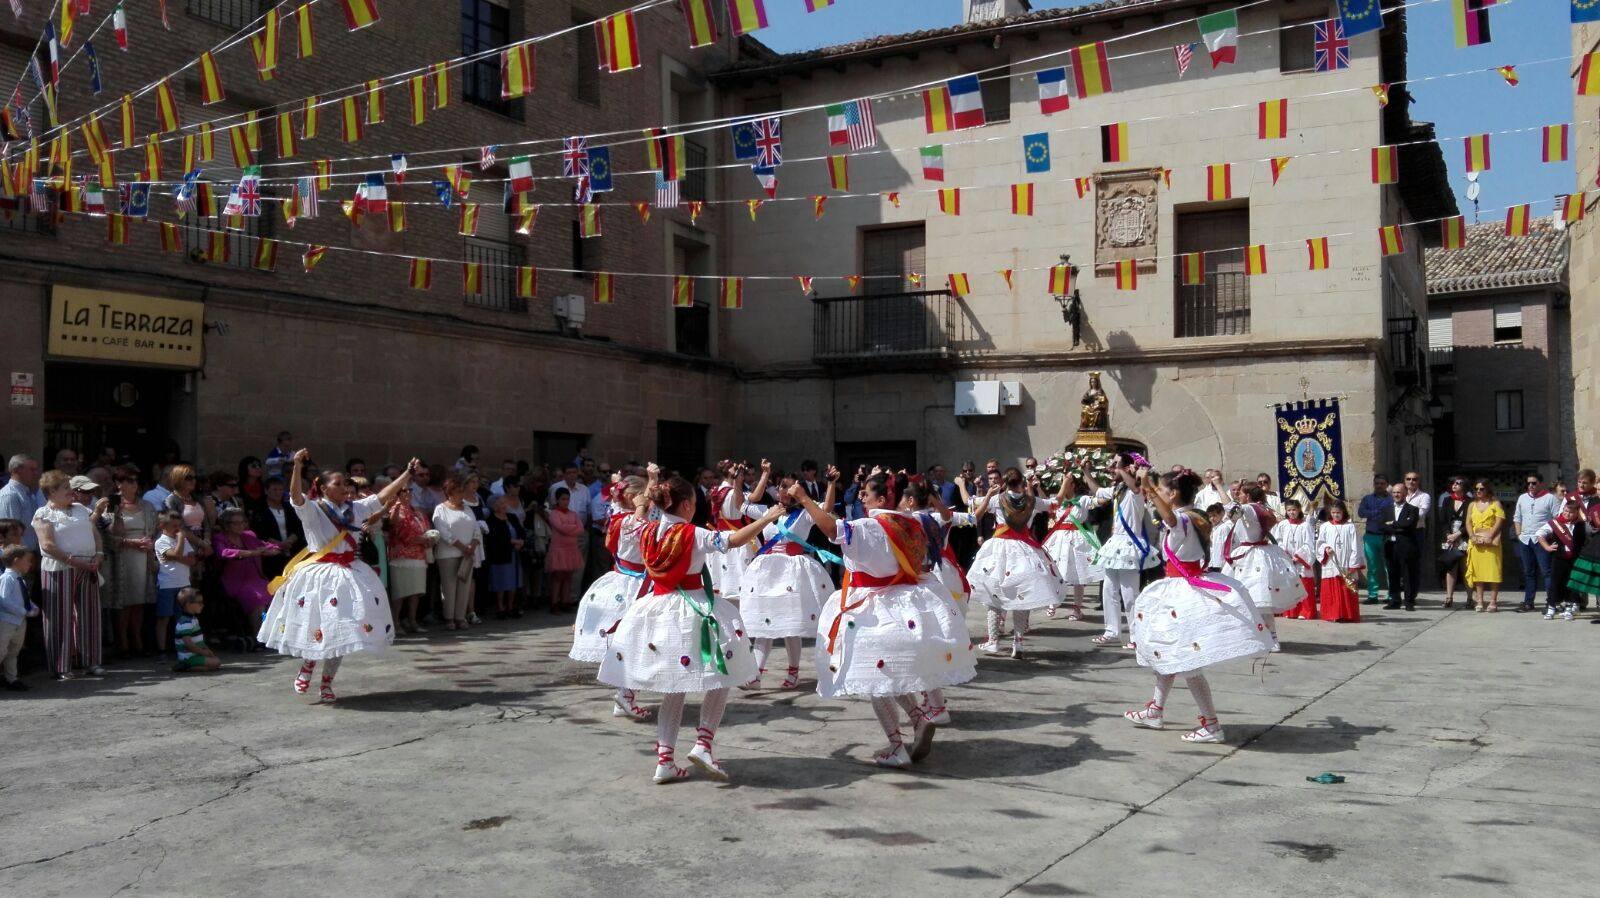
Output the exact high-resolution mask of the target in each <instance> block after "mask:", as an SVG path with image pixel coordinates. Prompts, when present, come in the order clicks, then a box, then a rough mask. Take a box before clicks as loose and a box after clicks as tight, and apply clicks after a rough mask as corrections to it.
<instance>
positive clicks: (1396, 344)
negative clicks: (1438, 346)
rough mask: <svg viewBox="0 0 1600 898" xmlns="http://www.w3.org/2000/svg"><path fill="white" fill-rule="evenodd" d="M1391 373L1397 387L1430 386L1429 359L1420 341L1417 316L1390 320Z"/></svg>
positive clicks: (1388, 329)
mask: <svg viewBox="0 0 1600 898" xmlns="http://www.w3.org/2000/svg"><path fill="white" fill-rule="evenodd" d="M1387 332H1388V338H1389V371H1390V373H1391V374H1392V375H1393V377H1394V382H1395V384H1396V385H1397V386H1402V387H1425V386H1427V384H1428V358H1427V354H1426V351H1425V349H1424V346H1423V341H1422V340H1421V339H1420V336H1421V334H1420V332H1421V328H1420V326H1419V322H1418V320H1417V316H1415V315H1405V316H1402V317H1397V318H1390V319H1389V320H1388V328H1387Z"/></svg>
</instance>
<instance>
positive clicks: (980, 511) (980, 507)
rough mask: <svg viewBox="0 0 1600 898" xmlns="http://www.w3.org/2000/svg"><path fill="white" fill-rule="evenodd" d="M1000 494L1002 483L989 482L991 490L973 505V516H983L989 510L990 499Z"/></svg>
mask: <svg viewBox="0 0 1600 898" xmlns="http://www.w3.org/2000/svg"><path fill="white" fill-rule="evenodd" d="M998 495H1000V483H999V482H998V481H997V482H995V483H991V484H989V491H988V492H987V493H984V494H983V495H982V496H980V497H979V498H978V504H977V505H974V506H972V516H973V517H974V518H981V517H983V515H984V512H987V511H988V510H989V500H990V499H993V498H994V497H995V496H998Z"/></svg>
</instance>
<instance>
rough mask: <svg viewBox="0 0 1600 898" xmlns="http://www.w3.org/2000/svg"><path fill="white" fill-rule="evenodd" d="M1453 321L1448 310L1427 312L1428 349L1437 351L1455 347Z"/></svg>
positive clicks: (1430, 310)
mask: <svg viewBox="0 0 1600 898" xmlns="http://www.w3.org/2000/svg"><path fill="white" fill-rule="evenodd" d="M1455 341H1456V327H1455V319H1454V318H1453V317H1451V315H1450V310H1449V309H1429V310H1428V349H1429V351H1434V352H1436V351H1438V350H1441V349H1449V348H1450V347H1451V346H1454V345H1455Z"/></svg>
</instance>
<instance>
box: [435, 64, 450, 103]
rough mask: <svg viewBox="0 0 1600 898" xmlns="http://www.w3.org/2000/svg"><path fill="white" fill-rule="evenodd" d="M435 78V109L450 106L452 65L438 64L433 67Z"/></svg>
mask: <svg viewBox="0 0 1600 898" xmlns="http://www.w3.org/2000/svg"><path fill="white" fill-rule="evenodd" d="M431 74H432V76H433V108H435V109H443V108H445V107H446V106H449V105H450V63H448V62H436V63H434V64H433V66H432V67H431Z"/></svg>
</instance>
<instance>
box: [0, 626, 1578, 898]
mask: <svg viewBox="0 0 1600 898" xmlns="http://www.w3.org/2000/svg"><path fill="white" fill-rule="evenodd" d="M1437 598H1438V597H1437V596H1431V597H1425V601H1424V604H1423V610H1421V611H1418V612H1415V613H1409V614H1407V613H1403V612H1387V611H1382V610H1376V609H1374V608H1372V606H1366V607H1364V608H1363V612H1364V613H1368V614H1369V620H1368V621H1366V622H1363V623H1361V624H1354V625H1333V624H1323V623H1318V622H1308V621H1283V622H1281V624H1280V629H1281V631H1282V633H1283V635H1284V637H1285V643H1286V651H1285V652H1284V653H1282V654H1280V655H1276V656H1273V657H1272V658H1271V660H1270V661H1269V662H1268V663H1267V664H1265V665H1260V664H1255V665H1252V664H1248V663H1238V664H1230V665H1226V666H1224V667H1223V668H1221V669H1220V670H1218V671H1215V672H1214V673H1213V675H1212V677H1211V680H1212V685H1213V690H1214V692H1215V693H1216V698H1217V703H1218V706H1219V708H1220V710H1221V713H1222V718H1223V723H1224V724H1225V725H1226V726H1227V729H1228V735H1229V740H1228V744H1227V745H1186V744H1184V743H1182V742H1180V741H1179V740H1178V735H1179V733H1180V732H1181V731H1182V730H1183V729H1187V728H1188V726H1190V721H1191V720H1192V718H1193V715H1194V711H1193V704H1192V702H1191V701H1190V699H1189V696H1188V694H1187V692H1186V691H1185V690H1184V689H1183V688H1182V685H1181V681H1180V685H1179V686H1178V688H1175V689H1174V690H1173V694H1172V696H1171V698H1170V700H1169V701H1168V706H1167V707H1168V711H1167V715H1168V721H1169V723H1168V729H1166V730H1164V731H1161V732H1151V731H1148V730H1139V729H1135V728H1133V727H1131V726H1129V725H1128V724H1126V723H1125V722H1124V721H1123V720H1122V718H1121V713H1122V711H1123V710H1125V709H1128V708H1133V707H1137V706H1139V705H1140V704H1142V703H1143V702H1144V701H1145V700H1146V699H1147V698H1148V697H1149V692H1150V685H1151V677H1150V675H1149V673H1148V671H1145V670H1142V669H1140V668H1138V667H1137V666H1136V665H1135V664H1134V662H1133V660H1132V658H1131V657H1130V653H1127V652H1124V651H1121V650H1118V649H1096V648H1095V647H1094V646H1092V645H1091V644H1090V642H1089V639H1090V637H1092V636H1093V635H1094V634H1095V633H1096V632H1098V628H1097V627H1095V626H1094V625H1092V624H1089V623H1071V624H1069V623H1066V622H1064V621H1046V620H1041V621H1040V622H1038V629H1037V630H1036V631H1035V632H1034V634H1033V635H1032V636H1031V637H1030V639H1029V643H1028V649H1029V651H1028V653H1027V654H1026V655H1025V656H1024V658H1022V659H1021V660H1018V661H1012V660H1010V659H998V658H996V659H989V658H986V659H983V660H982V661H981V662H980V664H979V676H978V679H977V680H975V681H974V682H972V683H971V684H968V685H967V686H964V687H959V688H956V689H954V690H950V692H949V698H950V706H951V711H952V714H953V715H954V718H955V721H954V726H952V727H948V728H942V729H941V730H940V731H939V734H938V739H937V742H936V743H935V747H934V753H933V756H932V757H931V758H929V760H928V761H927V762H926V763H925V764H922V765H919V766H918V767H917V768H915V769H914V770H912V771H908V772H900V771H880V770H877V769H874V768H872V767H870V766H868V765H866V764H864V763H862V762H861V760H860V759H861V758H862V757H863V756H864V755H865V754H867V753H869V752H870V751H871V750H872V749H874V748H876V747H878V745H879V744H880V743H881V741H882V735H881V732H880V731H879V730H878V729H877V726H876V724H875V722H874V721H873V718H872V714H871V710H870V708H869V707H868V706H867V705H866V704H865V703H862V702H847V701H826V700H823V699H821V698H819V697H817V696H816V695H815V694H814V693H810V692H804V693H802V692H777V691H773V690H769V691H765V692H762V693H757V694H755V695H753V696H752V695H744V694H739V693H735V696H734V698H733V700H732V702H731V704H730V706H729V709H728V713H727V717H726V719H725V721H724V724H723V728H722V730H721V732H720V733H719V736H718V749H719V755H720V756H721V757H722V758H723V760H724V761H725V762H726V764H727V766H728V768H729V770H730V772H731V773H732V775H733V778H734V782H733V784H731V785H727V786H718V785H714V784H712V783H710V782H707V781H705V780H703V779H699V778H694V779H691V780H689V781H688V782H684V783H680V784H675V785H672V786H669V787H656V786H653V785H651V784H650V782H649V773H650V770H651V768H652V766H653V761H654V758H653V742H654V738H655V727H654V725H653V724H637V723H632V722H629V721H626V720H618V719H613V718H612V717H611V716H610V704H609V700H608V697H607V691H606V690H605V689H604V688H603V687H600V686H598V685H597V684H595V683H594V681H593V673H592V669H590V668H587V667H584V666H581V665H578V664H575V663H573V662H570V661H568V660H567V659H566V650H567V647H568V639H569V637H568V630H567V628H566V627H565V626H563V625H561V624H559V623H557V622H556V621H555V619H553V618H550V617H548V616H546V615H530V616H529V617H527V618H524V619H523V620H522V621H515V622H509V623H495V624H490V625H488V626H485V627H481V628H478V629H475V630H473V631H471V632H470V633H468V634H466V635H465V636H464V637H461V638H455V637H454V636H453V635H452V636H448V637H447V636H446V634H444V633H442V632H436V633H433V634H430V635H429V636H428V637H425V638H410V639H406V640H402V641H401V642H400V643H399V644H398V645H397V646H396V647H395V649H394V650H392V651H390V652H388V653H386V654H385V655H383V656H367V655H358V656H355V657H353V658H351V659H350V660H349V661H348V662H347V663H346V664H345V666H344V668H343V670H342V671H341V673H340V676H339V681H338V685H339V692H340V700H339V702H338V703H337V704H336V705H334V706H320V705H316V704H314V703H313V702H311V701H310V700H309V699H308V698H304V697H297V696H294V695H293V694H292V693H291V692H290V689H289V684H290V680H291V679H292V678H293V676H294V670H295V664H294V662H292V661H290V660H287V659H282V658H278V657H276V656H272V655H266V654H263V655H250V656H241V655H224V656H223V660H224V662H225V665H226V666H225V667H224V669H223V670H222V671H221V672H219V673H217V674H210V675H207V674H191V675H187V676H177V675H174V674H171V673H169V672H167V671H166V670H165V669H162V668H160V667H158V666H157V665H155V664H153V663H151V662H127V663H119V664H113V665H112V666H111V675H110V676H109V677H107V678H106V679H104V680H99V681H94V680H78V681H73V682H70V683H65V684H56V683H52V682H48V681H46V680H43V679H40V678H38V677H35V678H33V680H32V684H33V685H34V690H33V691H32V692H29V693H26V694H23V695H21V696H19V697H15V698H7V699H5V700H4V703H3V705H0V707H3V708H4V717H3V721H4V722H3V724H0V733H3V734H4V738H3V739H0V745H3V746H4V752H5V757H6V758H7V760H8V762H9V763H8V764H7V765H6V767H5V772H4V774H3V776H0V798H3V800H4V807H5V809H6V811H7V812H8V813H6V814H5V815H4V816H3V820H0V882H3V883H5V886H4V893H5V894H8V895H28V896H51V895H64V896H98V895H107V896H109V895H118V896H124V895H126V896H136V895H212V894H215V893H217V892H218V891H228V892H232V893H234V894H238V895H267V894H273V895H281V894H310V893H323V894H337V895H341V896H366V895H385V896H388V895H439V894H459V893H465V892H467V891H469V890H471V891H474V892H477V893H480V894H513V893H515V894H558V895H602V894H603V895H636V894H650V895H691V894H692V895H696V896H700V898H709V896H721V895H741V896H742V895H746V894H749V893H750V892H752V891H757V890H761V891H778V892H781V893H789V894H794V893H800V892H802V891H803V892H804V893H806V894H810V895H813V896H832V895H840V896H846V895H848V896H858V895H882V894H889V893H891V892H900V891H904V890H906V889H908V888H909V889H912V890H915V891H919V892H922V893H924V894H934V895H957V894H959V895H961V896H964V898H965V896H1003V895H1116V894H1126V893H1128V892H1132V891H1136V890H1137V891H1154V890H1161V891H1164V892H1179V893H1186V892H1213V891H1221V890H1227V891H1230V892H1245V893H1259V894H1271V895H1277V894H1286V893H1289V892H1290V891H1291V890H1294V891H1302V890H1315V891H1316V892H1317V893H1319V894H1322V895H1373V894H1407V895H1446V894H1448V895H1451V896H1461V895H1479V894H1481V895H1490V894H1494V895H1507V894H1511V895H1541V896H1551V895H1554V896H1562V895H1583V894H1590V893H1591V889H1592V882H1593V880H1594V879H1595V878H1596V876H1597V875H1600V862H1597V861H1596V860H1595V859H1594V855H1593V853H1592V852H1591V851H1588V850H1587V849H1588V843H1589V842H1590V841H1591V840H1592V837H1593V831H1594V829H1595V825H1596V821H1600V785H1597V781H1596V778H1595V777H1594V776H1593V775H1592V763H1593V759H1594V758H1595V756H1596V753H1597V751H1600V717H1597V715H1596V714H1595V713H1594V712H1595V711H1596V710H1597V709H1600V699H1597V698H1596V697H1595V694H1594V693H1593V692H1592V691H1590V689H1589V688H1588V687H1589V685H1590V684H1592V683H1594V682H1596V680H1597V677H1596V675H1597V674H1600V656H1597V653H1596V652H1595V651H1594V650H1593V646H1594V643H1595V641H1596V640H1600V627H1596V626H1592V625H1590V624H1589V623H1588V622H1587V619H1585V620H1582V621H1580V622H1574V623H1565V622H1561V621H1551V622H1546V621H1543V620H1541V619H1539V618H1538V617H1537V616H1536V615H1515V614H1510V613H1505V612H1502V613H1500V614H1496V615H1487V614H1474V613H1472V612H1463V611H1460V610H1457V611H1455V612H1453V613H1446V612H1442V611H1440V610H1439V609H1438V603H1437ZM1041 617H1042V616H1041ZM969 623H970V624H971V626H972V630H973V632H974V633H976V632H979V631H980V630H981V625H982V621H981V618H980V616H979V614H978V613H977V612H976V611H974V612H973V613H972V614H971V616H970V620H969ZM806 652H807V658H808V660H809V657H810V652H811V649H810V647H809V646H808V648H807V650H806ZM779 657H781V654H780V655H779ZM767 679H768V683H769V684H770V685H775V684H776V682H777V680H779V679H781V671H779V672H776V673H769V674H768V678H767ZM806 685H807V686H808V687H809V686H810V685H811V682H810V679H809V677H808V678H807V681H806ZM313 691H315V690H313ZM645 698H647V699H648V700H649V701H648V702H647V703H650V704H653V703H654V700H653V697H645ZM695 710H696V708H695V707H694V706H693V705H691V707H690V709H689V713H688V714H687V715H686V721H685V723H686V729H685V731H684V735H683V736H682V737H681V738H680V749H686V748H687V746H688V745H689V744H690V743H691V742H692V740H693V726H694V714H695ZM1324 771H1331V772H1334V773H1338V774H1341V775H1343V776H1345V777H1347V782H1345V783H1344V784H1342V785H1326V786H1325V785H1318V784H1315V783H1310V782H1307V780H1306V778H1307V777H1312V776H1315V775H1317V774H1319V773H1322V772H1324Z"/></svg>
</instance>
